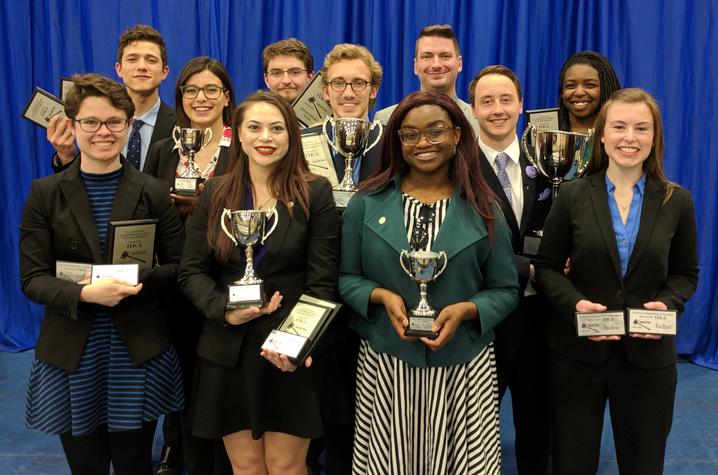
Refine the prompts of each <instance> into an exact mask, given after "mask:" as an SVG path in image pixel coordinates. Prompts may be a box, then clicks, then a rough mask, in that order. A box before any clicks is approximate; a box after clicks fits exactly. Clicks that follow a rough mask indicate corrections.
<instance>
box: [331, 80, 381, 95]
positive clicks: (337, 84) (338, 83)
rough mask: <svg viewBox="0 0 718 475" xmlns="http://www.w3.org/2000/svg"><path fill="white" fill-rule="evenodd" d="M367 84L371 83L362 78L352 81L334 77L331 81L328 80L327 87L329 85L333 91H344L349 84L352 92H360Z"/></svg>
mask: <svg viewBox="0 0 718 475" xmlns="http://www.w3.org/2000/svg"><path fill="white" fill-rule="evenodd" d="M369 84H371V82H370V81H365V80H363V79H355V80H353V81H352V82H346V81H345V80H343V79H334V80H333V81H329V87H331V88H332V91H334V92H344V90H345V89H346V88H347V86H351V87H352V91H354V92H361V91H363V90H364V89H366V87H367V86H368V85H369Z"/></svg>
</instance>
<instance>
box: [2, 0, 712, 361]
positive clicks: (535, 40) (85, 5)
mask: <svg viewBox="0 0 718 475" xmlns="http://www.w3.org/2000/svg"><path fill="white" fill-rule="evenodd" d="M0 12H1V13H2V15H1V17H0V26H1V27H2V30H0V31H2V33H0V47H1V48H2V51H4V52H5V54H4V55H2V57H1V58H0V81H1V83H2V84H4V85H5V90H6V92H7V93H8V94H6V95H5V100H4V101H2V102H0V130H2V131H3V132H4V134H5V135H7V137H4V140H0V157H1V160H2V162H1V163H2V173H0V186H1V188H0V206H1V207H2V209H3V211H4V212H3V213H2V218H0V219H2V231H1V236H2V242H1V245H2V251H1V252H2V261H1V262H0V266H1V267H2V273H1V274H0V286H2V288H3V289H4V291H3V292H2V294H1V296H0V299H1V300H0V312H2V313H1V314H0V349H2V350H7V351H18V350H22V349H26V348H30V347H32V346H33V345H34V342H35V339H36V338H37V332H38V330H39V324H40V318H41V313H40V311H41V309H40V308H39V307H37V306H36V305H33V304H31V303H30V302H28V300H27V299H26V298H25V297H24V296H23V295H22V293H21V291H20V285H19V277H18V276H19V270H18V226H19V222H20V217H21V212H22V206H23V203H24V201H25V197H26V196H27V193H28V190H29V187H30V184H31V182H32V180H33V179H35V178H39V177H42V176H45V175H47V174H49V173H50V172H51V170H50V161H49V157H50V154H51V148H50V146H49V144H48V143H47V141H46V139H45V131H44V130H43V129H40V128H39V127H37V126H34V125H32V124H30V123H29V122H27V121H25V120H23V119H21V118H20V114H21V112H22V110H23V108H24V106H25V102H26V101H27V99H28V98H29V96H30V94H31V92H32V90H33V88H34V87H35V86H40V87H42V88H44V89H46V90H48V91H50V92H52V93H55V94H57V93H58V88H59V81H60V77H61V76H69V75H71V74H73V73H76V72H87V71H94V72H99V73H102V74H105V75H108V76H110V77H115V73H114V64H115V59H116V45H117V39H118V38H119V36H120V34H121V33H122V31H123V30H124V29H126V28H128V27H130V26H132V25H134V24H137V23H148V24H150V25H153V26H154V27H156V28H157V29H158V30H160V31H161V32H162V34H163V35H164V37H165V40H166V42H167V49H168V52H169V64H170V73H169V76H168V78H167V80H165V81H164V83H163V85H162V87H161V88H160V94H161V96H162V97H163V98H164V99H165V100H166V101H168V103H170V104H172V98H173V90H174V83H175V81H176V78H177V75H178V73H179V71H180V70H181V68H182V66H183V65H184V63H186V62H187V61H188V60H189V59H191V58H193V57H195V56H198V55H201V54H207V55H209V56H213V57H216V58H218V59H220V60H221V61H222V62H223V63H224V64H225V65H226V66H227V68H228V70H229V72H230V74H231V75H232V78H233V80H234V82H235V88H236V89H237V98H238V99H241V98H242V97H245V96H246V95H248V94H249V93H251V92H253V91H254V90H256V89H260V88H263V87H264V82H263V80H262V62H261V52H262V49H263V47H264V46H265V45H266V44H268V43H270V42H273V41H277V40H279V39H282V38H286V37H289V36H295V37H297V38H300V39H301V40H303V41H304V42H305V43H307V44H308V46H309V47H310V49H311V50H312V52H313V54H314V59H315V68H316V69H320V68H321V65H322V61H323V58H324V55H325V54H326V53H327V52H328V51H329V50H330V49H331V47H332V46H333V45H334V44H336V43H342V42H353V43H360V44H363V45H365V46H367V47H368V48H369V49H370V50H371V51H372V52H373V54H374V55H375V57H376V58H377V59H378V60H379V62H380V63H381V64H382V66H383V69H384V82H383V84H382V86H381V88H380V90H379V95H378V98H377V104H376V109H375V110H378V109H379V108H382V107H385V106H388V105H391V104H393V103H396V102H398V101H399V100H400V99H401V98H402V97H404V96H405V95H406V94H408V93H410V92H412V91H414V90H416V89H418V87H419V83H418V80H417V79H416V76H415V75H414V74H413V57H414V41H415V39H416V35H417V34H418V32H419V30H420V29H421V28H422V27H423V26H425V25H429V24H438V23H449V24H451V25H452V26H453V27H454V29H455V31H456V32H457V35H458V37H459V44H460V47H461V53H462V56H463V72H462V73H461V74H460V75H459V79H458V83H457V93H458V95H459V97H461V98H462V99H464V100H468V91H467V87H468V84H469V82H470V81H471V79H472V77H473V75H474V74H475V73H476V72H477V71H479V70H480V69H481V68H482V67H484V66H486V65H489V64H497V63H500V64H505V65H507V66H509V67H510V68H512V69H513V70H514V71H515V72H516V73H517V75H518V76H519V78H520V80H521V83H522V86H523V92H524V108H525V109H535V108H543V107H552V106H555V104H556V99H557V96H558V91H557V83H558V73H559V71H560V69H561V65H562V64H563V62H564V60H565V59H566V58H567V57H568V56H569V55H570V54H572V53H573V52H575V51H578V50H585V49H593V50H596V51H599V52H601V53H603V54H604V55H606V56H607V57H608V58H609V59H610V60H611V62H612V64H613V65H614V67H615V69H616V71H617V73H618V75H619V78H620V80H621V83H622V85H624V86H636V87H642V88H644V89H647V90H648V91H650V92H651V93H652V94H654V95H655V96H656V98H657V99H658V101H659V103H660V105H661V107H662V112H663V119H664V122H665V124H664V127H665V132H666V158H665V164H666V172H667V174H668V177H669V178H670V179H671V180H673V181H675V182H677V183H679V184H680V185H682V186H684V187H686V188H688V189H689V190H690V191H691V193H692V194H693V197H694V200H695V202H696V213H697V216H698V226H699V252H700V264H701V275H700V285H699V288H698V291H697V292H696V294H695V296H694V297H693V299H692V300H691V301H690V302H689V304H688V306H687V309H686V313H685V314H684V315H683V316H682V317H681V319H680V322H679V337H678V351H679V352H680V353H686V354H689V355H691V358H692V359H693V360H694V361H695V362H697V363H699V364H701V365H705V366H708V367H712V368H715V369H718V306H717V305H716V302H718V300H717V295H716V294H717V289H716V280H717V279H716V259H717V257H716V254H717V249H716V245H715V242H716V236H715V233H716V229H717V228H718V206H716V205H717V204H718V200H717V199H716V190H718V183H717V181H718V160H716V157H718V145H716V143H718V136H717V135H718V134H717V132H716V130H715V129H716V127H715V124H718V120H717V119H718V117H716V112H715V111H716V106H717V105H718V101H717V100H716V91H717V90H718V87H716V86H717V85H718V84H716V82H717V81H716V76H717V72H718V71H717V68H718V66H717V65H716V62H715V61H713V58H714V56H715V54H716V51H718V33H717V32H716V28H715V27H714V26H712V25H713V24H716V23H718V3H716V2H714V1H711V0H695V1H693V2H676V1H666V0H643V1H641V2H626V1H625V0H603V1H598V0H595V1H591V0H587V1H578V0H482V1H481V2H476V1H471V0H456V1H447V0H415V1H409V0H404V1H391V0H385V1H380V0H329V1H327V0H253V1H250V0H223V1H222V0H179V1H172V0H123V1H121V2H120V1H117V0H106V1H104V2H98V1H93V0H65V1H63V2H55V1H52V0H28V1H27V2H11V1H9V0H4V1H3V2H2V3H1V4H0ZM520 126H522V123H521V125H520Z"/></svg>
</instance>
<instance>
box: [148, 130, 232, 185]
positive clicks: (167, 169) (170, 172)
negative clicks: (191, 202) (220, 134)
mask: <svg viewBox="0 0 718 475" xmlns="http://www.w3.org/2000/svg"><path fill="white" fill-rule="evenodd" d="M174 147H175V141H174V139H173V138H172V137H166V138H164V139H162V140H160V141H158V142H155V143H153V144H152V145H151V146H150V149H149V150H148V151H147V158H146V159H145V167H144V168H143V170H142V171H143V172H144V173H147V174H148V175H150V176H153V177H156V178H159V179H160V180H162V181H163V182H165V183H167V185H168V186H169V187H170V188H174V186H175V176H177V165H178V164H179V153H178V152H177V151H176V150H173V149H174ZM228 166H229V147H220V148H219V156H218V157H217V165H215V168H214V176H219V175H224V174H225V173H226V172H227V170H228Z"/></svg>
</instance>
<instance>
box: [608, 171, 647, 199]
mask: <svg viewBox="0 0 718 475" xmlns="http://www.w3.org/2000/svg"><path fill="white" fill-rule="evenodd" d="M604 176H605V178H606V190H607V191H608V192H609V193H613V192H614V190H615V189H616V185H614V184H613V182H612V181H611V180H610V179H609V178H608V173H606V174H605V175H604ZM645 190H646V174H645V173H644V174H642V175H641V178H639V179H638V181H637V182H636V183H635V184H634V185H633V191H637V192H638V194H640V195H641V196H643V194H644V192H645Z"/></svg>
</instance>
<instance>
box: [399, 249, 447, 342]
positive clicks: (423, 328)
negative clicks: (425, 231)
mask: <svg viewBox="0 0 718 475" xmlns="http://www.w3.org/2000/svg"><path fill="white" fill-rule="evenodd" d="M442 259H443V261H444V264H443V266H441V268H439V262H440V261H441V260H442ZM405 260H406V261H408V262H409V267H408V268H407V267H406V265H404V261H405ZM447 262H448V260H447V258H446V253H445V252H444V251H440V252H432V251H411V252H409V251H406V250H402V251H401V254H400V255H399V263H400V264H401V267H402V269H404V272H406V274H407V275H408V276H409V277H411V278H412V279H413V280H415V281H416V282H418V283H419V304H418V305H417V306H416V307H414V308H412V309H411V310H410V311H409V326H407V327H406V330H404V335H405V336H415V337H426V338H429V339H430V340H433V339H436V338H437V337H438V336H439V334H438V333H437V332H435V331H433V330H432V328H433V326H434V319H435V318H436V310H434V309H433V308H431V305H429V301H428V300H427V298H426V296H427V284H428V283H429V282H433V281H435V280H436V279H437V278H438V277H439V276H440V275H441V273H442V272H444V270H445V269H446V264H447Z"/></svg>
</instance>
